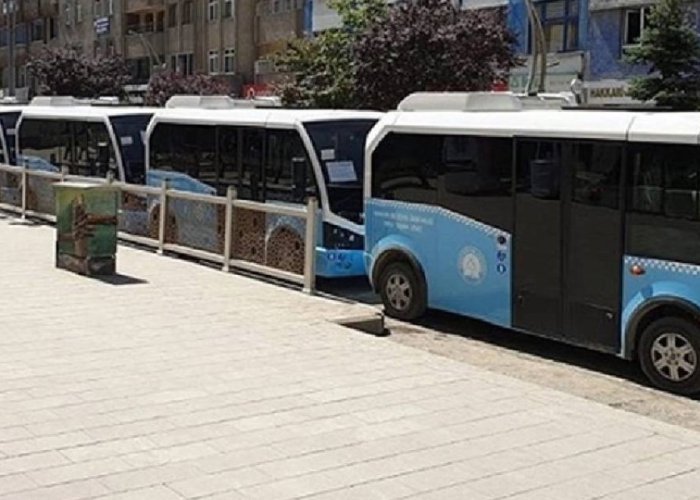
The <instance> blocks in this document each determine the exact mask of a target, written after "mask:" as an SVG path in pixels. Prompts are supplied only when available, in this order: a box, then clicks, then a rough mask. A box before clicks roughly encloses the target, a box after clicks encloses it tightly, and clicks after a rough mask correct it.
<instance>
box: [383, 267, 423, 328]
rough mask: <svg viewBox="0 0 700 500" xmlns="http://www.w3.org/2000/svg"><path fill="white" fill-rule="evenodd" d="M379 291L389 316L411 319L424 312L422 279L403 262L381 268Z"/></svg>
mask: <svg viewBox="0 0 700 500" xmlns="http://www.w3.org/2000/svg"><path fill="white" fill-rule="evenodd" d="M379 293H380V295H381V297H382V302H383V303H384V309H386V312H387V314H388V315H389V316H393V317H395V318H399V319H405V320H412V319H416V318H419V317H420V316H422V315H423V313H424V312H425V308H426V302H427V300H426V290H425V286H424V285H423V280H422V279H421V277H419V276H418V274H417V273H416V271H415V270H414V269H413V268H412V267H411V266H410V265H408V264H406V263H405V262H393V263H391V264H389V265H388V266H386V267H385V268H384V269H383V270H382V273H381V274H380V276H379Z"/></svg>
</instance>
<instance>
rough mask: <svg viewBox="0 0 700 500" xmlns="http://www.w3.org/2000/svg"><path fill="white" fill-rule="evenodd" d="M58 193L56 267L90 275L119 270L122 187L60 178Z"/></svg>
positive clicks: (56, 187)
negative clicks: (119, 213) (117, 263)
mask: <svg viewBox="0 0 700 500" xmlns="http://www.w3.org/2000/svg"><path fill="white" fill-rule="evenodd" d="M54 189H55V193H56V267H59V268H61V269H67V270H69V271H73V272H76V273H80V274H84V275H86V276H97V275H109V274H114V273H115V272H116V257H117V211H118V209H119V190H118V189H117V188H115V187H113V186H111V185H109V184H91V183H89V182H60V183H56V184H54Z"/></svg>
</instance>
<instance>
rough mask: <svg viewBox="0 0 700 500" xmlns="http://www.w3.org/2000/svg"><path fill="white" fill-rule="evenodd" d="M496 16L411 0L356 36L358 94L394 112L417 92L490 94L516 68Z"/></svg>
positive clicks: (447, 2)
mask: <svg viewBox="0 0 700 500" xmlns="http://www.w3.org/2000/svg"><path fill="white" fill-rule="evenodd" d="M514 43H515V37H514V36H513V34H512V33H511V32H510V31H509V30H508V29H507V27H506V25H505V22H504V19H503V16H502V14H500V13H495V12H493V11H483V10H460V9H459V8H457V7H455V6H454V4H453V2H452V1H451V0H413V1H407V2H402V3H400V4H397V5H395V6H394V7H392V8H391V9H390V11H389V15H388V16H387V17H386V18H385V19H382V20H379V21H378V22H376V23H375V24H373V25H372V26H371V27H370V29H369V30H368V31H366V32H365V33H363V34H362V35H361V36H359V37H358V39H357V41H356V43H355V47H354V49H355V50H354V55H355V64H356V85H357V90H356V91H357V92H358V94H359V95H361V96H362V104H363V106H365V107H369V108H375V109H393V108H395V107H396V105H397V104H398V103H399V102H400V101H401V100H402V99H403V98H404V97H406V96H407V95H408V94H410V93H412V92H416V91H474V90H490V89H491V87H492V85H493V84H494V82H495V81H497V80H503V79H504V78H506V77H507V75H508V72H509V70H510V69H511V68H512V67H513V66H515V65H517V64H518V63H519V61H518V59H517V57H516V56H515V52H514V50H513V48H514Z"/></svg>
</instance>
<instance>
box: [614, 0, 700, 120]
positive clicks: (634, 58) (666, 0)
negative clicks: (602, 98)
mask: <svg viewBox="0 0 700 500" xmlns="http://www.w3.org/2000/svg"><path fill="white" fill-rule="evenodd" d="M686 14H687V11H686V8H685V6H684V4H683V0H661V1H660V2H659V3H658V4H656V5H655V6H654V7H653V8H652V10H651V12H650V14H649V20H648V23H647V26H646V28H645V30H644V33H642V36H641V38H640V41H639V42H640V43H639V46H637V47H635V48H632V49H629V51H628V54H627V60H628V61H629V62H630V63H633V64H648V65H649V66H650V68H649V74H648V76H646V77H641V78H637V79H635V80H633V82H632V85H631V87H630V91H629V94H630V96H632V97H633V98H635V99H639V100H640V101H652V100H653V101H656V103H657V104H658V105H660V106H671V107H673V108H676V109H698V108H699V107H700V40H699V39H698V34H697V33H696V32H695V29H694V28H693V27H692V26H691V24H690V23H689V22H688V19H687V17H686Z"/></svg>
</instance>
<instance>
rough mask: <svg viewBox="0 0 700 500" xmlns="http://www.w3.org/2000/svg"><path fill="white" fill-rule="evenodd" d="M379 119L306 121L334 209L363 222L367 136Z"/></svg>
mask: <svg viewBox="0 0 700 500" xmlns="http://www.w3.org/2000/svg"><path fill="white" fill-rule="evenodd" d="M376 122H377V121H376V120H333V121H322V122H313V123H307V124H305V125H304V127H305V128H306V131H307V133H308V134H309V137H310V138H311V142H312V143H313V147H314V152H315V153H316V156H317V158H318V161H319V163H320V164H321V170H322V171H323V177H324V180H325V182H326V187H327V189H328V202H329V205H330V207H329V208H330V210H331V212H333V213H335V214H337V215H340V216H341V217H346V218H348V219H350V220H354V221H355V222H361V221H360V214H361V213H362V179H363V177H364V170H365V159H364V149H365V139H366V138H367V134H368V133H369V131H370V129H371V128H372V127H373V126H374V124H375V123H376Z"/></svg>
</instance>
